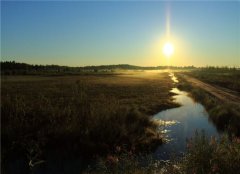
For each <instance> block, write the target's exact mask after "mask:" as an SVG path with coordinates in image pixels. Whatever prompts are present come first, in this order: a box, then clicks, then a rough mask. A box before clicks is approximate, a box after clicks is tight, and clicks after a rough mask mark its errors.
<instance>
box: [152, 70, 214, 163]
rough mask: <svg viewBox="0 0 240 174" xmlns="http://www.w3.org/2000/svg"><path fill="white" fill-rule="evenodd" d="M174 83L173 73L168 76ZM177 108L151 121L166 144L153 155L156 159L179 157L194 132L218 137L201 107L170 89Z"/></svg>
mask: <svg viewBox="0 0 240 174" xmlns="http://www.w3.org/2000/svg"><path fill="white" fill-rule="evenodd" d="M169 76H170V77H171V79H172V80H173V82H174V83H178V79H177V77H176V76H174V74H173V73H170V75H169ZM171 92H172V93H174V94H176V95H175V96H173V98H174V101H175V102H176V103H179V104H181V106H180V107H178V108H173V109H168V110H165V111H162V112H159V113H158V114H156V115H154V117H153V119H154V121H156V122H157V123H158V124H159V131H160V132H161V133H163V134H165V137H166V139H167V142H166V144H163V145H161V146H160V147H159V148H158V149H157V150H156V151H155V153H154V157H155V158H157V159H164V160H167V159H170V158H171V156H172V155H177V156H179V155H181V154H182V153H184V152H185V150H186V138H190V137H192V136H193V135H194V134H195V131H196V130H199V131H201V130H204V131H205V133H206V135H209V136H218V132H217V129H216V128H215V126H214V125H213V124H212V123H211V122H210V121H209V120H208V113H207V112H206V110H205V108H204V107H203V105H201V104H200V103H197V102H195V101H193V99H192V98H190V97H189V96H188V93H187V92H184V91H181V90H179V89H178V88H173V89H171Z"/></svg>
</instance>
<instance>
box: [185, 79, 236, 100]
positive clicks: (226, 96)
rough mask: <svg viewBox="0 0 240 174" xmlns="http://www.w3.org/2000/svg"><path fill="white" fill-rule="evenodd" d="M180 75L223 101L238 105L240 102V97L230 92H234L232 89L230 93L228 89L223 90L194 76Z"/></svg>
mask: <svg viewBox="0 0 240 174" xmlns="http://www.w3.org/2000/svg"><path fill="white" fill-rule="evenodd" d="M181 77H183V78H184V79H185V80H187V81H188V82H190V83H191V84H192V85H194V86H197V87H199V88H202V89H204V90H205V91H207V92H209V93H211V94H212V95H214V96H215V97H217V98H218V99H220V100H222V101H223V102H231V103H235V104H238V105H239V104H240V97H239V96H236V95H234V94H232V93H234V91H233V92H231V93H230V90H229V89H227V90H225V89H224V88H220V87H216V86H212V85H210V84H208V83H205V82H202V81H200V80H198V79H196V78H193V77H189V76H187V75H181Z"/></svg>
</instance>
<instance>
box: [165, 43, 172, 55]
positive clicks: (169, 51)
mask: <svg viewBox="0 0 240 174" xmlns="http://www.w3.org/2000/svg"><path fill="white" fill-rule="evenodd" d="M173 52H174V47H173V45H172V44H171V43H170V42H167V43H165V45H164V46H163V53H164V55H165V56H167V57H170V56H171V55H172V54H173Z"/></svg>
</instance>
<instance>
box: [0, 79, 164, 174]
mask: <svg viewBox="0 0 240 174" xmlns="http://www.w3.org/2000/svg"><path fill="white" fill-rule="evenodd" d="M89 88H91V86H89V85H87V84H85V83H84V82H81V81H77V82H76V83H75V84H74V85H72V86H71V93H70V94H69V96H67V97H66V96H62V95H60V94H59V97H58V98H55V97H53V96H51V94H49V95H44V94H39V95H37V96H35V97H36V98H35V99H34V100H32V99H31V98H29V97H32V96H28V95H21V94H19V93H16V94H9V95H5V96H4V98H2V103H1V112H2V113H1V114H2V115H1V117H2V132H1V136H2V164H3V171H5V172H6V173H7V172H9V171H11V170H12V169H11V168H12V167H13V166H12V165H13V164H14V163H15V162H16V161H21V162H20V163H21V164H19V163H18V165H20V166H21V167H20V168H21V170H22V171H29V170H30V168H31V167H32V166H34V164H37V163H38V162H39V161H42V160H44V161H47V160H48V157H49V154H51V156H52V157H53V156H55V158H60V159H70V158H73V159H74V158H78V157H79V156H80V157H82V158H83V159H88V158H92V157H94V156H98V155H100V156H102V155H106V154H114V153H115V149H116V147H118V148H119V149H120V151H122V152H123V151H127V152H128V151H131V152H137V151H140V150H143V149H144V150H146V149H148V147H149V148H150V147H151V145H154V144H159V143H161V138H162V137H161V136H160V135H159V133H157V125H155V123H153V122H152V121H151V120H150V118H149V117H148V116H147V115H144V114H142V113H140V112H139V111H138V110H137V109H135V108H134V107H123V106H121V105H119V103H118V100H116V99H115V98H109V97H105V96H104V95H101V97H98V98H97V101H96V102H94V100H90V99H89V97H88V95H87V93H86V91H87V90H89ZM14 167H15V168H16V166H14ZM58 167H61V166H58ZM16 170H18V169H17V168H16ZM19 170H20V169H19Z"/></svg>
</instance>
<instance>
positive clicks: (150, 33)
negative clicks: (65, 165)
mask: <svg viewBox="0 0 240 174" xmlns="http://www.w3.org/2000/svg"><path fill="white" fill-rule="evenodd" d="M168 10H169V11H168ZM167 11H168V13H169V14H170V33H171V37H170V39H169V38H168V39H166V37H165V36H166V19H167V15H166V14H167ZM166 41H170V42H172V43H173V45H174V48H175V52H174V55H173V56H172V57H171V58H170V59H169V60H168V59H166V57H165V56H164V55H163V54H162V47H163V44H164V42H166ZM1 59H2V60H16V61H19V62H26V63H33V64H59V65H69V66H84V65H101V64H123V63H124V64H125V63H127V64H134V65H141V66H158V65H167V64H170V65H176V66H184V65H195V66H205V65H219V66H222V65H229V66H236V65H237V66H239V65H240V2H239V1H232V2H220V1H219V2H214V1H205V2H204V1H202V2H200V1H199V2H191V1H188V2H185V1H183V2H164V1H162V2H159V1H152V2H147V1H132V2H126V1H117V2H109V1H106V2H104V1H102V2H101V1H100V2H81V1H72V2H66V1H65V2H64V1H56V2H50V1H45V2H31V1H25V2H4V1H3V2H1Z"/></svg>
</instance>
